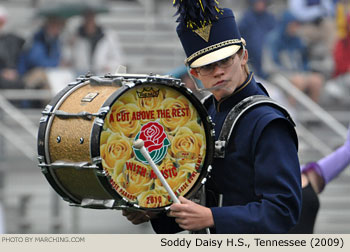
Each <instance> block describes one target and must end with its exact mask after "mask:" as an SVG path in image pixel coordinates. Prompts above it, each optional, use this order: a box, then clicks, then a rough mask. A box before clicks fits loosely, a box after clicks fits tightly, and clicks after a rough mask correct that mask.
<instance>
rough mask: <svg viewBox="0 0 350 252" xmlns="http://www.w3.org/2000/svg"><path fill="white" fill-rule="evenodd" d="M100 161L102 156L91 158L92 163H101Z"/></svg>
mask: <svg viewBox="0 0 350 252" xmlns="http://www.w3.org/2000/svg"><path fill="white" fill-rule="evenodd" d="M101 162H102V158H101V157H94V158H93V159H92V163H93V164H95V165H97V164H101Z"/></svg>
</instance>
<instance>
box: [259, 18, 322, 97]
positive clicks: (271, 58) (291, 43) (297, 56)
mask: <svg viewBox="0 0 350 252" xmlns="http://www.w3.org/2000/svg"><path fill="white" fill-rule="evenodd" d="M299 24H300V23H299V21H298V20H297V19H296V18H295V17H294V16H293V15H292V14H291V13H290V12H288V11H286V12H285V13H284V14H283V15H282V18H281V21H280V22H279V24H278V26H276V28H275V29H274V30H273V31H272V32H270V33H269V35H268V37H267V39H266V43H265V48H266V50H265V52H264V70H265V71H266V72H267V73H268V74H270V75H273V74H274V73H280V74H283V75H284V76H286V77H287V78H288V79H289V80H290V81H291V82H292V83H293V84H294V85H295V86H296V87H297V88H298V89H300V90H302V91H305V92H306V93H308V95H309V96H310V98H311V99H312V100H313V101H315V102H318V100H319V96H320V92H321V90H322V87H323V84H324V76H323V75H322V74H320V73H316V72H312V71H310V68H309V59H308V51H307V47H306V46H305V44H304V43H303V41H302V40H301V38H300V37H299V36H298V35H297V32H298V28H299Z"/></svg>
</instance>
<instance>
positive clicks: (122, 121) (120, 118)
mask: <svg viewBox="0 0 350 252" xmlns="http://www.w3.org/2000/svg"><path fill="white" fill-rule="evenodd" d="M136 111H139V108H138V107H137V106H136V105H135V104H133V103H128V104H124V103H123V102H121V101H116V102H115V103H114V104H113V106H112V108H111V110H110V112H109V113H108V114H107V116H106V119H105V122H106V126H105V127H106V128H109V129H110V130H111V131H113V132H116V133H119V132H120V133H123V134H124V135H125V136H127V137H130V138H133V137H135V135H136V134H137V133H138V132H139V130H140V127H141V123H140V121H139V120H132V114H133V112H136Z"/></svg>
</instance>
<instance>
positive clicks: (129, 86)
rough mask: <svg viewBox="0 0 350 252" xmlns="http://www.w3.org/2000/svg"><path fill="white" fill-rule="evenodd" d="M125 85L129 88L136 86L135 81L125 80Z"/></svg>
mask: <svg viewBox="0 0 350 252" xmlns="http://www.w3.org/2000/svg"><path fill="white" fill-rule="evenodd" d="M123 86H127V87H128V88H133V87H134V86H135V83H134V82H124V83H123Z"/></svg>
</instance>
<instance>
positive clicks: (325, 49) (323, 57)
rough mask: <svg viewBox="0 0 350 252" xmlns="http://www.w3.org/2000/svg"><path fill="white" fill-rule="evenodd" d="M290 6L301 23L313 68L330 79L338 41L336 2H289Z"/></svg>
mask: <svg viewBox="0 0 350 252" xmlns="http://www.w3.org/2000/svg"><path fill="white" fill-rule="evenodd" d="M288 5H289V10H290V12H291V13H292V14H293V15H294V16H295V17H296V19H297V20H298V21H299V22H300V23H301V27H300V29H299V32H300V36H301V37H302V38H303V39H304V40H305V42H306V44H307V46H308V47H309V54H310V60H311V63H312V66H313V68H314V69H317V70H319V71H321V72H323V73H326V74H327V76H328V75H329V77H330V75H331V73H332V69H333V61H332V50H333V46H334V42H335V39H336V34H335V22H334V11H335V4H334V0H289V1H288Z"/></svg>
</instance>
